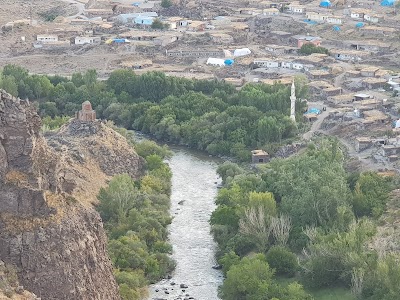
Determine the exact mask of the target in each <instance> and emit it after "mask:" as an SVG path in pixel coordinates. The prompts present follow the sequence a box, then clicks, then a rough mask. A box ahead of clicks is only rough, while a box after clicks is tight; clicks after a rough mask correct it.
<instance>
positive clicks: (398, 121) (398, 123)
mask: <svg viewBox="0 0 400 300" xmlns="http://www.w3.org/2000/svg"><path fill="white" fill-rule="evenodd" d="M396 128H400V120H397V121H396Z"/></svg>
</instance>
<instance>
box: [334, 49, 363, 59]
mask: <svg viewBox="0 0 400 300" xmlns="http://www.w3.org/2000/svg"><path fill="white" fill-rule="evenodd" d="M329 54H330V55H331V56H333V57H334V58H335V59H337V60H343V61H360V60H362V59H363V58H366V57H368V56H369V55H370V53H369V52H365V51H357V50H346V49H330V50H329Z"/></svg>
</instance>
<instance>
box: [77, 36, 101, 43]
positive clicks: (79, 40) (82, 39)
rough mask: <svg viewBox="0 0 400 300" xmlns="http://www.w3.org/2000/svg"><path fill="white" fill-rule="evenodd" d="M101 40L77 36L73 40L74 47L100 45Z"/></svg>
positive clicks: (96, 37)
mask: <svg viewBox="0 0 400 300" xmlns="http://www.w3.org/2000/svg"><path fill="white" fill-rule="evenodd" d="M100 42H101V38H100V37H99V36H77V37H76V38H75V45H84V44H100Z"/></svg>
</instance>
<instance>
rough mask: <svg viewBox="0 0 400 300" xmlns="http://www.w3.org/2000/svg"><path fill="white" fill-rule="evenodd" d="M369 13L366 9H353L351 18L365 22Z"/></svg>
mask: <svg viewBox="0 0 400 300" xmlns="http://www.w3.org/2000/svg"><path fill="white" fill-rule="evenodd" d="M366 13H368V11H367V10H366V9H362V8H361V9H360V8H352V9H351V10H350V18H352V19H358V20H360V19H361V20H364V15H365V14H366Z"/></svg>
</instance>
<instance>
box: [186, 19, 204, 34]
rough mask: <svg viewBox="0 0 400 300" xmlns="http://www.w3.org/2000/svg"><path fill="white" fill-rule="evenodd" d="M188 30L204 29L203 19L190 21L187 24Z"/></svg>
mask: <svg viewBox="0 0 400 300" xmlns="http://www.w3.org/2000/svg"><path fill="white" fill-rule="evenodd" d="M186 28H187V30H188V31H194V32H196V31H204V30H205V29H206V23H205V22H203V21H192V22H190V23H189V24H188V25H187V27H186Z"/></svg>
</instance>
